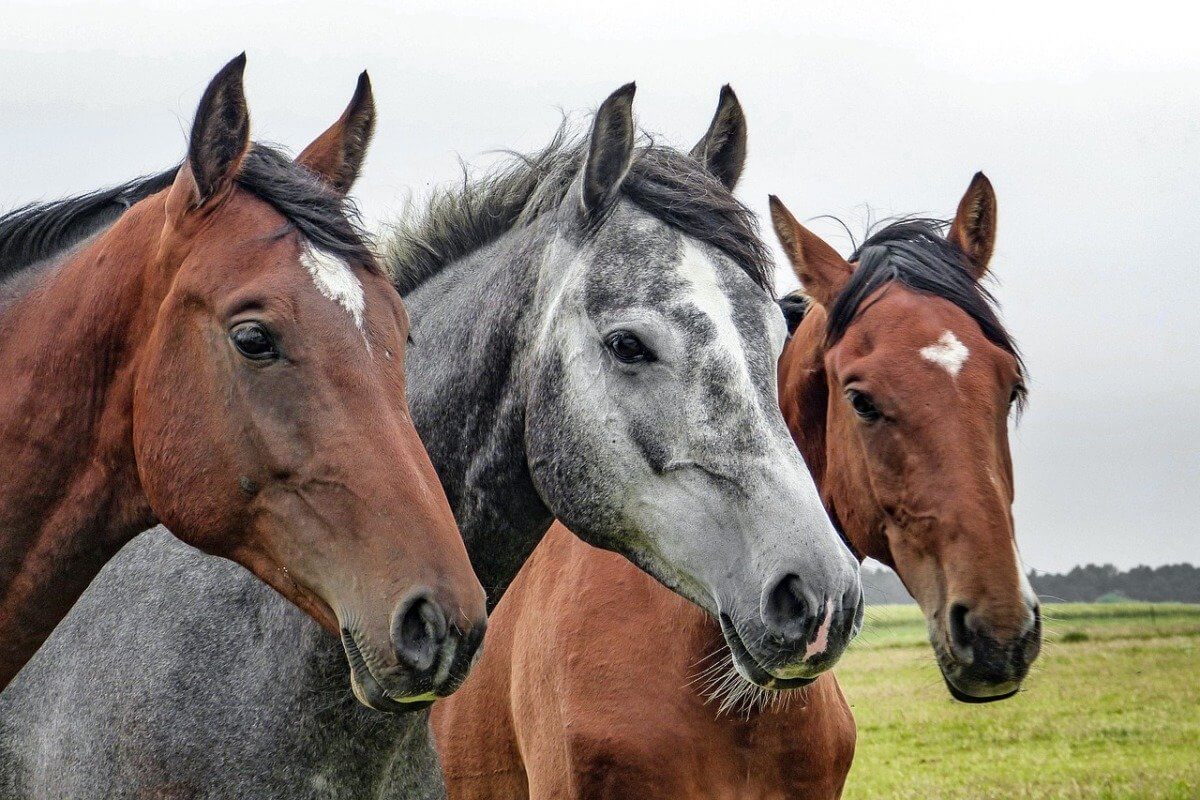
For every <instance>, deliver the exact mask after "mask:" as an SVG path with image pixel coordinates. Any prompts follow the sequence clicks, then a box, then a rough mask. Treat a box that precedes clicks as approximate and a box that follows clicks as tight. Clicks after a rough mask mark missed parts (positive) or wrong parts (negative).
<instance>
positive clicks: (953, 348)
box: [921, 331, 971, 378]
mask: <svg viewBox="0 0 1200 800" xmlns="http://www.w3.org/2000/svg"><path fill="white" fill-rule="evenodd" d="M969 355H971V351H970V350H968V349H967V346H966V345H965V344H963V343H962V342H960V341H959V340H958V337H957V336H955V335H954V333H953V332H951V331H945V332H943V333H942V335H941V338H939V339H938V340H937V342H936V343H935V344H931V345H929V346H928V347H922V348H921V357H922V358H924V359H925V360H926V361H930V362H932V363H934V364H937V365H938V366H939V367H941V368H942V369H944V370H946V372H949V373H950V377H951V378H957V377H958V373H959V372H960V371H962V368H963V364H965V363H967V356H969Z"/></svg>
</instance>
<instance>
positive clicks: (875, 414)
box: [846, 389, 883, 422]
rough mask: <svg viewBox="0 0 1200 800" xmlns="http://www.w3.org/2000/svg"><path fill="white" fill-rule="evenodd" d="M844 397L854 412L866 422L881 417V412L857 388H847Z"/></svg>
mask: <svg viewBox="0 0 1200 800" xmlns="http://www.w3.org/2000/svg"><path fill="white" fill-rule="evenodd" d="M846 397H847V398H848V399H849V400H850V405H851V406H852V407H853V408H854V413H855V414H858V416H860V417H862V418H863V419H864V420H866V421H867V422H875V421H876V420H878V419H881V418H882V417H883V412H882V411H880V410H879V408H878V406H876V405H875V403H874V402H872V400H871V398H870V397H867V395H865V394H863V393H862V392H860V391H858V390H857V389H847V390H846Z"/></svg>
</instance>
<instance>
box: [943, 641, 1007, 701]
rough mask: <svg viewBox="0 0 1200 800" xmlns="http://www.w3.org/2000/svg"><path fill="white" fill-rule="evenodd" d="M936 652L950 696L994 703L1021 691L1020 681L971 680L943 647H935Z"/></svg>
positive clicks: (963, 699) (964, 699) (960, 699)
mask: <svg viewBox="0 0 1200 800" xmlns="http://www.w3.org/2000/svg"><path fill="white" fill-rule="evenodd" d="M934 653H935V654H936V655H937V662H938V669H939V670H940V671H941V673H942V680H943V681H944V682H945V684H946V689H947V690H949V692H950V696H951V697H953V698H954V699H955V700H957V701H958V702H960V703H973V704H978V703H994V702H996V701H997V700H1007V699H1008V698H1010V697H1012V696H1013V695H1015V694H1016V693H1017V692H1019V691H1021V682H1020V681H1005V682H1004V683H987V682H984V681H973V680H970V679H969V678H968V677H966V676H965V675H963V674H962V672H963V670H962V668H961V667H960V666H958V664H957V663H955V662H954V660H953V659H951V658H950V657H948V656H947V655H945V653H943V652H942V650H941V648H937V647H935V648H934Z"/></svg>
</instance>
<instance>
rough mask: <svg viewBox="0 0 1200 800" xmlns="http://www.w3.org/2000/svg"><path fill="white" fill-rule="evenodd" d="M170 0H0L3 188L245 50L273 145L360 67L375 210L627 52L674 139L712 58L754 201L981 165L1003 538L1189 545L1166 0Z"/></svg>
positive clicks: (101, 147) (123, 126)
mask: <svg viewBox="0 0 1200 800" xmlns="http://www.w3.org/2000/svg"><path fill="white" fill-rule="evenodd" d="M170 5H175V4H160V3H153V2H144V3H132V2H96V1H95V0H88V1H87V2H76V1H70V2H67V1H65V0H59V1H58V2H55V1H54V0H37V1H36V2H28V1H27V0H21V1H20V2H14V0H7V1H6V2H5V10H4V15H3V16H4V22H3V24H2V25H0V75H3V76H4V81H3V85H2V88H0V152H3V153H4V156H5V157H4V159H3V162H2V163H0V208H2V209H7V208H11V207H12V206H15V205H17V204H20V203H23V202H27V201H29V200H33V199H38V198H54V197H59V196H62V195H64V194H70V193H74V192H79V191H83V190H88V189H94V188H98V187H100V186H102V185H107V184H112V183H115V182H120V181H123V180H125V179H128V178H131V177H133V176H135V175H139V174H143V173H147V172H151V171H156V170H159V169H162V168H164V167H166V166H168V165H170V164H172V163H174V162H176V161H178V160H179V159H180V158H181V157H182V155H183V152H184V146H185V138H184V133H183V132H184V131H185V130H186V128H187V126H188V124H189V123H190V119H191V115H192V112H193V111H194V109H195V105H196V102H197V101H198V99H199V95H200V92H201V91H202V90H203V88H204V86H205V84H206V83H207V81H208V80H209V79H210V78H211V76H212V75H213V73H214V72H215V71H216V70H217V69H218V68H219V67H220V66H221V65H222V64H223V63H225V62H226V61H227V60H228V59H229V58H231V57H233V56H234V55H236V54H237V53H238V52H240V51H241V50H243V49H244V50H246V51H247V53H248V57H249V64H248V66H247V72H246V79H247V93H248V96H249V101H250V110H251V119H252V125H253V128H254V133H255V136H256V138H261V139H266V140H271V141H276V142H281V143H284V144H286V145H288V146H290V147H292V148H294V149H296V150H298V149H299V148H301V147H303V146H304V145H305V144H307V142H308V141H309V140H310V139H311V138H313V137H314V136H315V135H316V134H317V133H319V132H320V131H321V130H322V129H323V128H324V127H326V126H327V125H328V124H329V123H330V122H332V121H333V119H334V118H335V117H336V116H337V115H338V114H339V113H340V112H341V109H342V108H343V106H344V105H345V103H346V102H347V101H348V100H349V97H350V94H351V92H352V90H353V87H354V80H355V77H356V75H357V73H358V72H359V71H360V70H362V69H364V68H367V69H369V70H370V72H371V76H372V79H373V82H374V86H375V93H376V98H377V101H378V104H379V109H380V122H379V129H378V133H377V135H376V139H375V143H374V146H373V149H372V152H371V156H370V158H369V159H368V162H367V168H366V171H365V173H364V177H363V179H362V181H361V182H360V183H359V185H358V188H357V194H358V196H359V198H360V201H361V205H362V208H363V210H364V212H365V215H366V217H367V218H368V220H372V221H378V220H381V219H386V218H387V217H388V216H390V215H393V214H395V213H396V212H397V211H398V210H399V209H400V208H402V207H403V205H404V203H405V201H406V199H407V198H408V197H410V196H412V195H413V194H414V193H415V194H416V195H417V196H420V194H421V193H422V192H423V191H425V190H427V189H428V188H429V187H430V186H433V185H435V184H438V183H442V182H445V181H448V180H453V179H454V178H455V177H456V174H457V169H458V166H457V164H458V159H459V157H462V158H464V159H466V160H468V161H472V162H479V163H486V162H487V159H488V156H487V155H486V153H487V152H488V151H491V150H495V149H499V148H518V149H532V148H536V147H538V146H540V145H541V144H543V143H544V142H545V141H546V140H547V138H548V137H549V136H550V134H551V133H552V132H553V130H554V128H555V126H556V125H557V124H558V121H559V119H560V112H559V108H562V109H566V110H574V111H586V110H589V109H592V108H594V107H595V106H596V105H597V104H599V102H600V101H601V100H602V99H603V98H604V97H605V95H607V94H608V93H609V92H610V91H612V90H613V89H615V88H616V87H617V86H619V85H621V84H623V83H625V82H626V81H629V80H636V81H637V82H638V94H637V98H636V102H635V111H636V113H637V116H638V119H639V122H640V123H641V124H642V126H643V127H645V128H647V129H649V130H651V131H653V132H655V133H658V134H661V135H662V136H663V137H664V138H665V139H666V140H668V141H671V142H674V143H677V144H679V145H681V146H689V147H690V146H691V144H692V143H693V142H694V140H695V139H696V138H698V137H699V135H700V134H701V133H702V132H703V130H704V128H705V126H706V125H707V123H708V121H709V118H710V117H711V114H712V112H713V109H714V106H715V103H716V99H717V92H718V89H719V87H720V86H721V84H723V83H726V82H728V83H732V84H733V87H734V89H736V91H737V92H738V95H739V97H740V98H741V100H742V103H743V105H744V106H745V109H746V113H747V116H748V118H749V124H750V159H749V164H748V168H747V171H746V174H745V177H744V179H743V181H742V184H741V186H740V187H739V192H740V194H741V196H742V198H743V199H744V200H745V201H746V202H747V203H749V204H750V205H751V206H752V207H753V208H754V209H755V210H757V211H758V212H760V213H765V211H766V197H767V194H768V193H771V192H773V193H776V194H778V195H780V196H781V197H782V198H783V199H784V200H785V202H786V203H788V205H789V206H790V207H791V208H792V210H793V211H794V212H795V213H796V214H797V215H798V216H800V217H801V218H806V217H811V216H816V215H818V214H836V215H838V216H840V217H842V218H844V219H846V220H847V221H849V222H850V223H851V226H852V227H853V228H856V229H861V227H862V225H863V223H864V222H865V220H866V218H867V208H868V207H869V208H870V209H871V210H872V211H873V212H874V213H875V214H876V215H877V216H883V215H889V214H894V213H911V212H921V213H928V214H936V215H942V216H946V215H949V214H951V213H952V212H953V210H954V207H955V204H956V203H957V201H958V199H959V197H960V195H961V194H962V192H963V190H964V189H965V188H966V186H967V183H968V181H969V179H970V177H971V175H972V174H973V173H974V172H975V171H976V170H979V169H982V170H984V171H985V172H986V173H987V174H988V176H989V177H990V178H991V179H992V182H993V183H994V185H995V187H996V190H997V193H998V195H999V202H1000V236H999V242H998V247H997V252H996V257H995V259H994V261H993V270H994V273H995V276H996V278H997V281H998V283H997V284H996V286H995V289H996V293H997V294H998V296H999V297H1000V300H1001V302H1002V305H1003V311H1004V317H1005V319H1006V321H1007V322H1008V324H1009V326H1010V327H1011V329H1012V330H1013V331H1014V333H1015V334H1016V336H1017V338H1018V340H1019V342H1020V343H1021V345H1022V346H1023V348H1024V350H1025V353H1026V355H1027V357H1028V361H1029V365H1030V367H1031V371H1032V375H1033V380H1032V395H1031V403H1030V407H1029V411H1028V413H1027V414H1026V416H1025V418H1024V420H1023V421H1022V422H1021V424H1020V426H1019V427H1018V428H1017V429H1016V431H1015V433H1014V440H1013V443H1014V451H1015V452H1014V455H1015V462H1016V477H1017V498H1018V499H1017V507H1016V515H1017V529H1018V539H1019V541H1020V545H1021V549H1022V552H1023V553H1024V555H1025V560H1026V561H1027V563H1028V564H1029V565H1030V566H1032V567H1034V568H1037V569H1041V570H1060V569H1065V568H1068V567H1070V566H1072V565H1074V564H1076V563H1079V562H1087V561H1104V562H1113V563H1116V564H1118V565H1119V566H1122V567H1129V566H1133V565H1135V564H1139V563H1149V564H1155V565H1157V564H1162V563H1166V562H1174V561H1182V560H1189V561H1193V562H1197V561H1200V523H1198V522H1197V519H1198V513H1197V512H1200V456H1198V455H1197V454H1198V452H1200V425H1198V423H1197V412H1196V398H1197V396H1198V393H1200V363H1198V359H1197V350H1198V348H1197V345H1196V341H1197V336H1198V331H1197V328H1198V327H1200V326H1198V323H1200V314H1198V313H1197V307H1198V304H1200V288H1197V287H1198V286H1200V281H1198V280H1197V272H1200V264H1197V259H1196V257H1195V255H1194V253H1195V251H1196V249H1197V241H1198V240H1200V48H1197V47H1196V46H1195V40H1194V31H1195V19H1188V20H1184V19H1180V18H1178V17H1177V15H1178V14H1179V13H1180V12H1179V11H1178V10H1177V9H1178V7H1179V6H1180V5H1182V4H1177V3H1162V4H1159V3H1156V2H1139V3H1136V4H1123V5H1125V6H1126V10H1125V11H1123V12H1121V13H1120V14H1118V13H1116V12H1114V11H1111V10H1104V7H1105V6H1109V5H1111V4H1097V3H1087V4H1080V5H1079V7H1078V9H1071V8H1068V7H1067V6H1068V4H1066V3H1048V2H1044V0H1043V1H1041V2H1036V3H1026V2H1007V3H986V4H985V3H963V2H961V1H957V2H944V3H921V2H916V3H914V2H909V3H906V4H904V16H903V17H902V18H896V17H894V16H893V15H892V13H890V12H889V11H888V10H885V9H889V8H895V7H896V6H895V4H890V3H889V4H880V6H879V7H878V8H869V7H868V6H869V4H865V3H832V4H828V6H826V7H822V8H813V7H811V6H812V4H809V3H746V2H739V3H724V4H721V5H719V6H716V7H713V8H706V7H705V6H704V5H703V4H699V3H696V2H687V3H679V4H668V3H654V2H649V1H648V0H641V1H640V2H626V0H607V1H606V2H603V3H594V4H583V3H576V2H572V3H563V4H561V6H559V5H558V4H551V3H544V2H519V3H518V2H509V3H504V4H502V5H500V6H497V7H491V6H490V4H488V3H483V2H464V3H459V2H451V0H440V1H439V2H436V3H424V2H420V3H418V2H397V1H396V0H392V1H391V2H381V3H363V2H346V0H339V1H338V2H332V0H330V1H328V2H321V3H314V2H290V3H272V4H253V3H249V2H232V3H209V4H207V6H205V7H203V8H200V7H199V6H201V4H199V3H190V4H188V5H189V6H191V9H190V10H188V11H187V12H181V11H179V10H177V9H174V8H168V7H167V6H170ZM564 8H569V11H568V10H564ZM813 227H814V229H816V230H817V231H818V232H820V233H822V234H823V235H826V236H827V237H828V238H829V239H830V241H831V242H832V243H833V244H834V245H835V246H837V247H839V249H841V250H842V251H843V253H846V252H848V250H849V247H850V245H849V242H848V241H847V239H846V238H845V236H844V235H841V234H839V233H838V230H837V229H836V228H835V227H833V226H831V225H830V224H827V223H824V222H822V221H814V222H813ZM767 229H768V230H767V231H766V232H767V233H768V235H769V226H767ZM772 244H774V242H772ZM792 285H794V279H792V278H791V277H790V275H787V276H784V278H783V280H781V288H790V287H791V286H792Z"/></svg>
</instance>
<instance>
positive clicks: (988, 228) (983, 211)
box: [946, 172, 996, 280]
mask: <svg viewBox="0 0 1200 800" xmlns="http://www.w3.org/2000/svg"><path fill="white" fill-rule="evenodd" d="M946 238H947V239H949V240H950V241H951V242H954V244H956V245H958V247H959V249H961V250H962V251H963V253H965V254H966V256H967V261H968V262H969V263H970V267H971V274H972V275H974V276H975V280H979V279H980V278H982V277H983V275H984V273H985V272H987V268H988V262H989V261H991V260H992V249H993V248H994V247H995V244H996V192H995V190H994V189H992V182H991V181H989V180H988V179H987V176H986V175H984V174H983V173H982V172H976V173H975V177H974V178H972V179H971V185H970V186H968V187H967V193H966V194H964V195H963V199H962V200H961V201H960V202H959V204H958V212H957V213H955V215H954V223H953V224H952V225H951V226H950V233H949V234H948V235H947V237H946Z"/></svg>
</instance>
